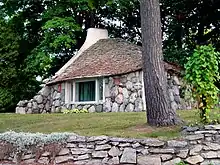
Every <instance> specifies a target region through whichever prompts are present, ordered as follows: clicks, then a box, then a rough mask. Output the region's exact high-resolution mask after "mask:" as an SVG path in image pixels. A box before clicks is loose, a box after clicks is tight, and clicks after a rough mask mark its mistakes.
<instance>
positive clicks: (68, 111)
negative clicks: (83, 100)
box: [63, 109, 89, 114]
mask: <svg viewBox="0 0 220 165" xmlns="http://www.w3.org/2000/svg"><path fill="white" fill-rule="evenodd" d="M73 113H89V111H88V110H87V109H81V110H79V109H72V110H68V109H66V110H63V114H73Z"/></svg>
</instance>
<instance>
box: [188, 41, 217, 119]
mask: <svg viewBox="0 0 220 165" xmlns="http://www.w3.org/2000/svg"><path fill="white" fill-rule="evenodd" d="M218 58H219V53H218V52H215V49H214V48H213V46H212V45H208V46H198V47H197V49H195V50H194V53H193V56H191V57H190V58H189V60H188V62H187V64H186V65H185V69H186V73H185V79H186V81H187V82H188V83H189V84H191V85H192V92H193V97H194V98H195V99H196V100H197V101H198V105H199V109H200V118H201V120H202V122H203V123H209V122H211V121H210V118H209V112H210V110H211V109H213V108H214V106H215V105H216V104H217V103H218V92H219V89H218V88H217V86H216V85H215V83H216V82H218V81H219V69H218V64H219V60H218Z"/></svg>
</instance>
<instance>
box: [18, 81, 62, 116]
mask: <svg viewBox="0 0 220 165" xmlns="http://www.w3.org/2000/svg"><path fill="white" fill-rule="evenodd" d="M62 98H63V93H61V91H59V85H54V86H50V87H49V86H45V85H44V87H43V88H42V89H41V90H40V91H39V92H38V93H37V95H36V96H34V98H33V99H31V100H22V101H20V102H19V103H18V105H17V107H16V113H19V114H38V113H55V112H60V111H61V109H62V105H63V104H64V100H63V99H62Z"/></svg>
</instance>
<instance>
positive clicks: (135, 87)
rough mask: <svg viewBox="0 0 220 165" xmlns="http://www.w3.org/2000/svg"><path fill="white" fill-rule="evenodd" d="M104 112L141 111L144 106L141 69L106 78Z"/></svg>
mask: <svg viewBox="0 0 220 165" xmlns="http://www.w3.org/2000/svg"><path fill="white" fill-rule="evenodd" d="M105 82H106V85H105V102H104V105H103V111H104V112H140V111H143V110H144V106H143V99H142V97H143V90H142V89H143V88H142V87H143V86H142V85H143V83H142V75H141V71H138V72H132V73H129V74H125V75H121V76H114V77H109V78H106V80H105Z"/></svg>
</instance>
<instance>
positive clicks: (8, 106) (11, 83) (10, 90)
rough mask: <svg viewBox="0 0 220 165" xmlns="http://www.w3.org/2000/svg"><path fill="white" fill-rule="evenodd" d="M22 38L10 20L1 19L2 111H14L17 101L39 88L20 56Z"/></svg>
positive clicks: (0, 68)
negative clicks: (25, 68)
mask: <svg viewBox="0 0 220 165" xmlns="http://www.w3.org/2000/svg"><path fill="white" fill-rule="evenodd" d="M21 42H22V39H21V38H20V37H19V36H18V35H17V33H16V32H15V31H14V30H13V27H12V26H11V24H10V22H7V21H5V20H4V19H1V20H0V75H1V81H0V111H1V110H3V111H6V110H7V111H8V110H10V111H14V108H15V105H16V103H17V102H18V101H19V100H20V99H22V98H29V97H30V96H29V95H31V94H33V93H35V92H36V91H35V90H36V88H37V86H36V85H37V82H36V79H35V80H34V79H33V78H32V77H26V76H27V75H28V72H25V71H24V70H23V67H24V65H25V62H24V61H22V59H21V58H20V53H21V51H22V50H21V47H20V43H21Z"/></svg>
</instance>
